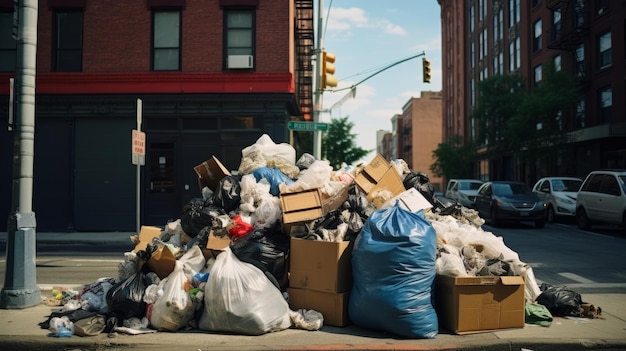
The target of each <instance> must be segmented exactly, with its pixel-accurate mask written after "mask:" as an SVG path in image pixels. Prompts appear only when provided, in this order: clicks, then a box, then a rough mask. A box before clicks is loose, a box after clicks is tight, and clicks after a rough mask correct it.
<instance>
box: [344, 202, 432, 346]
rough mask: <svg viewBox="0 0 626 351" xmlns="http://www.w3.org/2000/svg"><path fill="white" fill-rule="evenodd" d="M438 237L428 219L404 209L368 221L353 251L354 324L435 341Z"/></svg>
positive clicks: (378, 213) (379, 213) (393, 209)
mask: <svg viewBox="0 0 626 351" xmlns="http://www.w3.org/2000/svg"><path fill="white" fill-rule="evenodd" d="M436 250H437V234H436V233H435V230H434V229H433V227H432V226H431V224H430V222H428V221H427V220H426V219H425V218H424V217H423V212H419V213H418V214H416V213H413V212H409V211H406V210H404V209H402V208H401V207H399V206H397V205H396V206H392V207H390V208H387V209H381V210H377V211H375V212H374V213H372V215H371V216H370V217H369V218H368V219H367V221H366V223H365V225H364V226H363V229H362V230H361V233H360V234H359V236H358V237H357V238H356V240H355V242H354V248H353V251H352V273H353V285H352V290H351V293H350V297H349V303H348V312H349V315H350V320H351V321H352V322H353V323H354V324H356V325H358V326H361V327H363V328H368V329H375V330H382V331H387V332H390V333H393V334H396V335H400V336H404V337H410V338H422V339H432V338H435V337H436V336H437V334H438V332H439V321H438V319H437V313H436V311H435V309H434V307H433V300H432V291H433V282H434V279H435V260H436Z"/></svg>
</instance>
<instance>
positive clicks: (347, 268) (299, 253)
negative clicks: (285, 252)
mask: <svg viewBox="0 0 626 351" xmlns="http://www.w3.org/2000/svg"><path fill="white" fill-rule="evenodd" d="M352 247H353V242H352V241H342V242H330V241H320V240H307V239H300V238H291V247H290V254H289V287H291V288H300V289H310V290H315V291H322V292H331V293H341V292H347V291H350V289H351V288H352Z"/></svg>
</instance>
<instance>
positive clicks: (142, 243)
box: [133, 225, 161, 253]
mask: <svg viewBox="0 0 626 351" xmlns="http://www.w3.org/2000/svg"><path fill="white" fill-rule="evenodd" d="M159 237H161V228H159V227H152V226H145V225H142V226H141V230H140V231H139V243H137V245H135V249H134V250H133V251H135V253H137V252H139V251H142V250H143V251H145V250H146V247H147V246H148V244H150V242H152V239H153V238H159Z"/></svg>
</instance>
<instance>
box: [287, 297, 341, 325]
mask: <svg viewBox="0 0 626 351" xmlns="http://www.w3.org/2000/svg"><path fill="white" fill-rule="evenodd" d="M287 293H288V294H289V307H290V308H291V309H292V310H294V311H297V310H298V309H301V308H302V309H305V310H314V311H317V312H319V313H321V314H322V316H324V325H332V326H335V327H344V326H346V325H349V324H350V318H349V317H348V301H349V296H350V293H349V292H343V293H329V292H321V291H315V290H309V289H296V288H289V289H287Z"/></svg>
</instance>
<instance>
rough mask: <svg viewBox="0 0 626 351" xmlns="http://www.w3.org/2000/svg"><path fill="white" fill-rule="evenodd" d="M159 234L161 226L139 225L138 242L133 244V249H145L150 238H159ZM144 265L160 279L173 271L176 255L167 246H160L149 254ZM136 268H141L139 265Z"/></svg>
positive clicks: (136, 250)
mask: <svg viewBox="0 0 626 351" xmlns="http://www.w3.org/2000/svg"><path fill="white" fill-rule="evenodd" d="M160 236H161V228H158V227H151V226H141V230H140V231H139V242H138V243H137V244H136V245H135V249H134V251H135V252H139V251H145V250H146V248H147V247H148V244H150V243H151V242H152V239H153V238H159V237H160ZM145 265H146V266H147V267H148V269H149V270H150V271H151V272H154V273H156V274H157V275H158V276H159V278H160V279H163V278H165V277H167V276H168V275H170V273H172V271H174V267H175V266H176V257H175V256H174V253H172V251H171V250H170V249H169V248H168V247H167V246H162V247H160V248H158V249H157V250H156V251H154V252H153V253H152V255H150V258H149V259H148V261H147V262H146V263H145ZM138 268H139V269H141V265H140V266H139V267H138Z"/></svg>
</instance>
